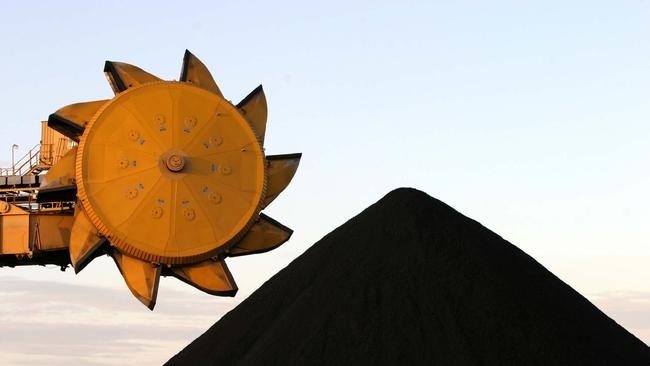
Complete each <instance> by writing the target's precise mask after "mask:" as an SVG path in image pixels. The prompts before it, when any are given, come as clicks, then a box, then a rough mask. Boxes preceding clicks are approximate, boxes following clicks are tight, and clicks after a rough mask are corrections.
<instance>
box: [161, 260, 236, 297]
mask: <svg viewBox="0 0 650 366" xmlns="http://www.w3.org/2000/svg"><path fill="white" fill-rule="evenodd" d="M172 273H173V275H174V277H176V278H178V279H179V280H181V281H183V282H185V283H187V284H190V285H192V286H194V287H196V288H198V289H199V290H201V291H204V292H207V293H209V294H212V295H219V296H235V294H236V293H237V285H236V284H235V280H234V279H233V278H232V275H231V274H230V271H229V270H228V267H227V266H226V262H225V261H224V260H223V259H219V260H215V259H208V260H206V261H203V262H200V263H197V264H193V265H191V266H184V267H174V268H172Z"/></svg>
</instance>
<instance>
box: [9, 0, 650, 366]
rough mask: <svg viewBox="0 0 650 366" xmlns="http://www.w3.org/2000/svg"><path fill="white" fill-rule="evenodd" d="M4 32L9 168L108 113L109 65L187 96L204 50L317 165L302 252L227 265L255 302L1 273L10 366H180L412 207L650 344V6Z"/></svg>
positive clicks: (80, 17) (464, 5) (110, 267)
mask: <svg viewBox="0 0 650 366" xmlns="http://www.w3.org/2000/svg"><path fill="white" fill-rule="evenodd" d="M0 19H1V21H0V44H2V53H3V57H1V58H0V70H3V72H1V73H0V85H3V87H2V88H0V103H1V107H2V109H3V111H4V113H3V115H2V121H1V122H0V123H2V134H0V148H2V147H4V149H5V152H4V153H0V163H2V164H0V165H3V166H6V165H8V162H9V161H10V156H11V155H10V153H11V150H10V148H11V145H12V144H13V143H16V144H18V145H20V150H19V152H18V155H20V154H21V153H24V152H25V151H27V149H28V147H30V146H32V145H34V144H36V143H38V140H39V133H40V130H39V129H40V125H39V121H41V120H44V119H47V116H48V115H49V114H50V113H52V112H53V111H55V110H56V109H58V108H60V107H62V106H64V105H67V104H71V103H75V102H81V101H89V100H96V99H104V98H110V97H111V96H112V92H111V89H110V87H109V85H108V83H107V82H106V80H105V78H104V76H103V73H102V70H103V64H104V61H105V60H113V61H123V62H128V63H132V64H136V65H138V66H140V67H142V68H143V69H145V70H147V71H149V72H151V73H154V74H156V75H158V76H159V77H161V78H164V79H177V78H178V76H179V72H180V66H181V61H182V57H183V52H184V51H185V49H186V48H187V49H189V50H191V51H192V52H193V53H194V54H195V55H197V56H198V57H199V58H201V60H202V61H203V62H204V63H205V64H206V65H207V66H208V67H209V68H210V70H211V71H212V74H213V75H214V77H215V79H216V80H217V82H218V83H219V85H220V87H221V90H222V91H223V92H224V94H225V95H226V97H227V98H228V99H231V100H232V101H233V102H235V103H236V102H238V101H239V100H240V99H241V98H243V97H244V96H245V95H246V94H247V93H248V92H249V91H251V90H252V89H253V88H255V87H256V86H257V85H259V84H263V85H264V89H265V92H266V95H267V99H268V103H269V120H268V128H267V135H266V148H267V153H269V154H279V153H293V152H302V153H303V159H302V162H301V166H300V169H299V171H298V173H297V175H296V177H295V178H294V181H293V182H292V184H291V185H290V187H289V188H288V189H287V190H286V191H285V192H284V193H283V194H282V195H281V196H280V197H279V198H278V199H277V200H276V201H275V202H274V203H273V204H272V205H271V206H270V207H269V208H268V209H267V210H265V213H267V214H268V215H270V216H272V217H273V218H275V219H277V220H278V221H280V222H282V223H283V224H285V225H287V226H289V227H291V228H292V229H294V231H295V233H294V236H293V237H292V239H291V241H289V242H288V243H286V244H285V245H284V246H282V247H281V248H279V249H277V250H275V251H273V252H270V253H267V254H262V255H257V256H250V257H243V258H237V259H233V260H230V262H228V264H229V266H230V268H231V270H232V272H233V275H234V276H235V279H236V281H237V283H238V285H239V288H240V292H239V294H238V295H237V297H236V298H234V299H223V298H216V297H211V296H208V295H205V294H203V293H201V292H199V291H198V290H194V289H193V288H189V287H188V286H186V285H184V284H181V283H180V282H179V281H176V280H174V279H171V278H165V279H163V280H162V281H161V285H160V292H159V296H158V302H157V305H156V310H155V311H154V312H150V311H149V310H148V309H146V308H145V307H144V306H142V305H141V304H140V303H139V302H138V301H137V300H136V299H135V298H133V296H132V295H131V293H130V292H129V291H128V289H127V288H126V286H125V285H124V283H123V280H122V278H121V276H120V275H119V273H118V271H117V269H116V268H115V266H114V264H113V263H112V261H110V260H109V259H108V258H100V259H98V260H96V261H95V262H93V263H91V264H90V265H89V266H88V267H87V268H86V269H85V270H84V271H83V272H82V273H81V274H79V275H74V273H73V272H72V271H67V272H65V273H62V272H60V271H59V270H58V269H56V268H42V267H31V268H29V267H28V268H21V269H10V268H2V269H0V325H1V326H2V329H3V332H2V333H0V354H2V355H3V357H4V358H3V364H8V365H27V364H33V363H36V362H39V361H44V360H47V363H48V364H52V365H58V364H60V365H64V364H70V363H73V362H75V363H77V364H96V365H121V364H124V363H125V359H128V360H137V361H138V362H140V363H142V364H152V365H155V364H160V363H162V362H163V361H165V360H167V359H168V358H169V357H171V356H172V355H173V354H175V353H176V352H178V351H179V350H180V349H181V348H182V347H183V346H185V345H186V344H188V343H189V342H190V341H192V340H193V339H194V338H195V337H196V336H198V335H200V334H201V333H202V332H203V331H205V330H206V329H207V328H208V327H209V326H210V325H211V324H212V323H214V322H215V321H217V320H218V319H219V317H220V316H221V315H222V314H224V313H225V312H226V311H228V310H229V309H231V308H232V307H234V306H235V305H236V304H237V303H238V302H239V301H241V300H242V299H243V298H245V297H246V296H248V294H250V293H251V292H253V291H254V290H255V289H256V288H257V287H259V286H260V285H261V284H262V283H263V282H264V281H266V280H268V279H269V278H270V277H271V276H272V275H273V274H274V273H276V272H277V271H278V270H279V269H281V268H283V267H284V266H286V265H287V264H288V263H289V262H290V261H291V260H292V259H293V258H295V257H297V256H298V255H300V254H301V253H302V252H303V251H304V250H306V249H307V248H308V247H309V246H310V245H311V244H313V243H314V242H315V241H317V240H318V239H320V238H321V237H322V236H323V235H324V234H326V233H328V232H329V231H331V230H333V229H334V228H335V227H337V226H338V225H339V224H341V223H343V222H345V221H346V220H347V219H348V218H350V217H352V216H353V215H355V214H357V213H358V212H360V211H361V210H362V209H363V208H365V207H367V206H368V205H369V204H371V203H373V202H375V201H377V200H378V199H379V198H381V197H382V196H383V195H384V194H385V193H387V192H388V191H389V190H391V189H393V188H396V187H399V186H411V187H415V188H418V189H420V190H423V191H425V192H427V193H429V194H430V195H432V196H434V197H436V198H438V199H441V200H443V201H444V202H446V203H447V204H449V205H451V206H452V207H454V208H456V209H457V210H459V211H460V212H462V213H463V214H465V215H467V216H469V217H471V218H473V219H475V220H477V221H479V222H481V223H482V224H483V225H485V226H487V227H488V228H490V229H491V230H493V231H495V232H496V233H498V234H499V235H501V236H503V237H504V238H506V239H507V240H509V241H511V242H512V243H514V244H515V245H517V246H518V247H520V248H521V249H523V250H524V251H526V252H527V253H528V254H530V255H532V256H533V257H535V258H536V259H537V260H538V261H539V262H541V263H542V264H543V265H544V266H546V267H547V268H548V269H549V270H551V271H552V272H554V273H555V274H556V275H557V276H558V277H560V278H561V279H562V280H564V281H565V282H567V283H568V284H570V285H571V286H573V287H574V288H575V289H576V290H578V291H579V292H581V293H582V294H583V295H585V296H586V297H587V298H589V299H590V300H591V301H592V302H594V303H595V304H596V305H597V306H599V307H600V308H601V309H602V310H603V311H605V312H606V313H607V314H608V315H609V316H611V317H612V318H614V319H615V320H616V321H617V322H619V323H620V324H621V325H623V326H625V327H626V328H627V329H628V330H629V331H630V332H632V333H634V334H635V335H636V336H637V337H639V338H641V339H642V340H644V341H645V342H646V343H650V265H649V264H650V225H649V224H648V223H649V222H650V209H649V207H650V191H649V190H648V187H650V171H649V169H648V167H649V165H648V161H649V158H650V144H649V143H648V142H649V141H650V123H648V122H649V121H650V103H648V100H649V97H650V48H649V47H648V39H650V3H649V2H647V1H572V2H566V1H548V0H546V1H490V2H479V1H457V2H454V3H453V4H450V2H442V1H423V2H417V1H399V2H398V1H393V2H380V1H358V2H336V1H328V2H320V3H317V2H261V1H260V2H244V1H227V2H224V1H210V2H207V1H206V2H192V1H183V2H178V3H177V4H172V3H171V2H164V3H163V2H162V1H155V2H154V1H151V2H135V1H102V2H93V3H91V2H87V1H78V2H72V1H56V2H40V3H39V2H28V1H3V2H2V3H1V4H0ZM26 355H29V356H26Z"/></svg>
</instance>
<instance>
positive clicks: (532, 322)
mask: <svg viewBox="0 0 650 366" xmlns="http://www.w3.org/2000/svg"><path fill="white" fill-rule="evenodd" d="M168 365H219V366H224V365H239V366H245V365H483V366H486V365H545V366H546V365H572V366H574V365H590V366H593V365H617V366H619V365H621V366H622V365H646V366H647V365H650V348H649V347H648V346H647V345H645V344H644V343H643V342H641V341H640V340H639V339H637V338H636V337H634V336H633V335H631V334H630V333H628V332H627V331H626V330H625V329H623V328H622V327H621V326H619V325H618V324H616V322H614V321H613V320H612V319H610V318H609V317H607V316H606V315H605V314H603V313H602V312H601V311H600V310H598V309H597V308H596V307H595V306H594V305H592V304H591V303H590V302H589V301H588V300H586V299H585V298H584V297H582V296H581V295H580V294H579V293H577V292H576V291H574V290H573V289H572V288H571V287H569V286H568V285H567V284H565V283H564V282H562V281H561V280H560V279H558V278H557V277H555V276H554V275H553V274H552V273H550V272H549V271H547V270H546V269H545V268H544V267H543V266H542V265H540V264H539V263H537V262H536V261H535V260H534V259H533V258H531V257H530V256H528V255H527V254H525V253H524V252H522V251H521V250H519V249H518V248H516V247H515V246H513V245H512V244H510V243H508V242H507V241H505V240H504V239H502V238H501V237H500V236H498V235H496V234H495V233H493V232H491V231H490V230H488V229H486V228H485V227H483V226H482V225H481V224H479V223H477V222H476V221H473V220H471V219H469V218H467V217H465V216H463V215H461V214H460V213H458V212H456V211H455V210H454V209H452V208H451V207H449V206H447V205H446V204H444V203H443V202H440V201H438V200H436V199H434V198H432V197H430V196H428V195H426V194H425V193H422V192H420V191H417V190H414V189H406V188H402V189H397V190H395V191H392V192H390V193H389V194H388V195H386V196H385V197H384V198H382V199H381V200H380V201H379V202H377V203H375V204H374V205H372V206H370V207H369V208H367V209H366V210H364V211H363V212H362V213H361V214H359V215H358V216H356V217H354V218H353V219H351V220H350V221H348V222H347V223H345V224H344V225H342V226H341V227H339V228H338V229H336V230H334V231H333V232H331V233H330V234H328V235H327V236H325V237H324V238H323V239H321V240H320V241H319V242H318V243H316V244H315V245H313V246H312V247H311V248H310V249H309V250H307V251H306V252H305V253H304V254H303V255H302V256H300V257H299V258H297V259H296V260H295V261H293V262H292V263H291V264H290V265H289V266H288V267H286V268H285V269H283V270H282V271H280V272H279V273H278V274H277V275H275V276H274V277H273V278H271V279H270V280H269V281H268V282H266V283H265V284H264V285H263V286H262V287H261V288H260V289H259V290H257V291H256V292H255V293H253V294H252V295H251V296H250V297H249V298H248V299H246V300H245V301H243V302H242V303H241V304H240V305H239V306H237V307H236V308H235V309H234V310H232V311H231V312H229V313H228V314H226V315H225V316H224V317H223V318H222V319H221V320H220V321H218V322H217V323H216V324H214V325H213V326H212V327H211V328H210V329H209V330H208V331H207V332H205V333H204V334H203V335H202V336H200V337H199V338H197V339H196V340H195V341H194V342H192V343H191V344H190V345H189V346H187V347H186V348H185V349H184V350H182V351H181V352H180V353H179V354H177V355H176V356H175V357H173V358H172V359H171V360H170V361H169V362H168Z"/></svg>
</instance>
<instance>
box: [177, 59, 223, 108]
mask: <svg viewBox="0 0 650 366" xmlns="http://www.w3.org/2000/svg"><path fill="white" fill-rule="evenodd" d="M179 80H180V81H184V82H188V83H192V84H194V85H196V86H198V87H200V88H203V89H206V90H208V91H211V92H213V93H214V94H216V95H218V96H220V97H222V98H223V94H222V93H221V90H219V86H217V82H216V81H214V78H213V77H212V74H210V71H209V70H208V68H207V67H205V65H204V64H203V62H201V60H199V59H198V57H196V56H194V55H193V54H192V52H190V51H189V50H185V55H184V56H183V67H182V68H181V77H180V79H179Z"/></svg>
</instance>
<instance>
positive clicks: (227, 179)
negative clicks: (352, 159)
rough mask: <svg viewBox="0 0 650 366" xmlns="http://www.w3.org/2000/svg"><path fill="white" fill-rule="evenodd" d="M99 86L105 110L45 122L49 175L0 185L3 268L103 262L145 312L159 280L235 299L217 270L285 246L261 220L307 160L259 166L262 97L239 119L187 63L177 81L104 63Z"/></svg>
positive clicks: (86, 109) (94, 106)
mask: <svg viewBox="0 0 650 366" xmlns="http://www.w3.org/2000/svg"><path fill="white" fill-rule="evenodd" d="M104 73H105V74H106V77H107V79H108V81H109V83H110V85H111V88H112V89H113V91H114V93H115V96H114V97H113V98H111V99H107V100H99V101H92V102H84V103H77V104H72V105H68V106H66V107H63V108H61V109H59V110H58V111H56V112H54V113H53V114H52V115H50V117H49V120H48V122H47V125H48V127H49V129H53V130H55V131H56V132H54V131H51V130H49V129H48V128H45V127H44V130H43V131H44V132H43V135H44V136H45V135H48V136H49V135H57V136H60V138H59V141H60V143H61V144H63V146H64V147H65V149H63V151H62V153H61V154H60V155H59V156H58V157H57V159H55V160H56V161H54V160H53V159H50V160H51V161H50V164H43V163H44V162H43V161H41V160H42V159H40V158H39V159H40V160H39V159H37V160H38V162H37V163H36V164H31V163H30V164H28V165H34V166H38V165H39V164H41V168H39V169H31V170H30V171H26V172H25V173H24V174H23V173H22V172H21V173H20V174H19V175H16V174H15V169H13V170H12V171H11V173H9V171H3V172H4V173H6V174H4V176H3V177H0V183H4V186H3V184H0V266H16V265H33V264H40V265H44V264H56V265H59V266H61V267H62V268H63V269H64V268H65V267H66V266H67V265H69V264H71V265H72V266H73V267H74V269H75V272H79V271H81V270H82V269H83V268H84V267H85V266H86V265H87V264H88V263H90V261H92V260H93V259H94V258H96V257H97V256H99V255H103V254H107V255H109V256H111V257H112V258H113V260H114V261H115V263H116V265H117V267H118V269H119V271H120V273H121V274H122V275H123V277H124V279H125V281H126V284H127V286H128V287H129V289H130V290H131V292H132V293H133V294H134V295H135V296H136V297H137V298H138V299H139V300H140V301H141V302H142V303H144V304H145V305H146V306H147V307H149V308H150V309H153V307H154V305H155V302H156V294H157V290H158V285H159V280H160V276H161V275H163V276H174V277H176V278H178V279H180V280H181V281H183V282H186V283H188V284H190V285H192V286H194V287H196V288H198V289H200V290H202V291H205V292H207V293H210V294H214V295H225V296H233V295H234V294H235V293H236V291H237V286H236V285H235V282H234V280H233V278H232V275H231V274H230V271H229V270H228V267H227V266H226V262H225V259H226V258H227V257H233V256H241V255H248V254H255V253H261V252H265V251H268V250H271V249H274V248H276V247H277V246H279V245H281V244H282V243H284V242H286V241H287V240H288V239H289V237H290V236H291V234H292V231H291V230H290V229H289V228H287V227H285V226H284V225H282V224H280V223H278V222H277V221H275V220H273V219H271V218H270V217H268V216H266V215H265V214H263V213H261V211H262V210H263V209H264V208H265V207H267V206H268V205H269V204H270V203H271V202H272V201H273V200H274V199H275V198H276V197H277V196H278V195H279V194H280V193H281V192H282V191H283V190H284V189H285V188H286V186H287V185H288V184H289V182H290V181H291V179H292V178H293V175H294V174H295V172H296V169H297V167H298V164H299V162H300V158H301V154H299V153H298V154H287V155H275V156H267V155H265V152H264V134H265V131H266V119H267V106H266V97H265V95H264V91H263V89H262V87H261V86H259V87H258V88H256V89H255V90H253V92H251V93H250V94H249V95H248V96H247V97H245V98H244V99H243V100H242V101H241V102H240V103H238V104H237V105H233V104H231V103H230V102H229V101H227V100H226V99H224V97H223V94H222V93H221V90H220V89H219V87H218V86H217V84H216V82H215V81H214V79H213V78H212V76H211V74H210V72H209V71H208V69H207V68H206V67H205V65H204V64H203V63H202V62H201V61H200V60H199V59H198V58H196V57H195V56H194V55H193V54H191V53H190V52H189V51H186V53H185V57H184V59H183V66H182V71H181V75H180V80H179V81H164V80H161V79H159V78H158V77H156V76H154V75H151V74H149V73H147V72H146V71H144V70H142V69H140V68H138V67H136V66H133V65H129V64H126V63H120V62H110V61H107V62H106V65H105V68H104ZM44 150H47V149H44V148H43V145H41V150H40V152H39V154H37V156H39V157H43V156H45V155H46V154H45V155H44V153H43V151H44ZM50 150H51V149H50ZM59 150H61V149H59ZM30 159H31V157H30ZM13 168H15V167H13ZM2 178H4V182H3V180H2ZM10 178H11V180H10ZM16 179H17V180H18V182H19V183H18V184H16V182H17V181H16ZM30 182H31V183H30ZM9 183H12V184H9Z"/></svg>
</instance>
